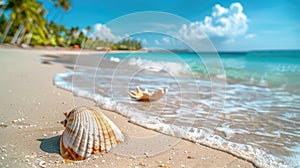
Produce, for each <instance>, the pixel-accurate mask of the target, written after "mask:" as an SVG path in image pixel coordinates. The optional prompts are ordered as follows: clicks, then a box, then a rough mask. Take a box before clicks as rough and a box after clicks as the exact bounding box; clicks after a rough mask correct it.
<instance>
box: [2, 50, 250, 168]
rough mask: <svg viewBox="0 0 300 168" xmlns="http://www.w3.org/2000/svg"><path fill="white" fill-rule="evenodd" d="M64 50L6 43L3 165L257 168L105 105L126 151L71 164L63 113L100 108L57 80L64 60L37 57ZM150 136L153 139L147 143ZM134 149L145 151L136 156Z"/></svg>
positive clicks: (4, 56)
mask: <svg viewBox="0 0 300 168" xmlns="http://www.w3.org/2000/svg"><path fill="white" fill-rule="evenodd" d="M68 52H69V53H70V52H71V53H73V54H74V53H75V54H77V53H76V52H78V51H75V52H72V51H68ZM61 53H63V52H62V51H57V50H36V49H35V50H34V49H29V50H24V49H18V48H0V67H1V72H0V73H1V74H0V81H1V87H0V93H1V94H0V95H1V101H0V109H1V110H0V137H1V138H0V167H40V166H39V164H40V163H43V162H45V166H46V167H68V166H70V165H72V167H163V166H165V167H167V166H170V167H254V166H253V165H252V164H251V163H249V162H247V161H245V160H243V159H239V158H237V157H235V156H232V155H230V154H228V153H225V152H222V151H218V150H215V149H212V148H208V147H206V146H203V145H198V144H195V143H192V142H189V141H186V140H180V139H176V138H172V137H169V136H166V135H162V134H160V133H157V132H154V131H151V130H148V129H145V128H142V127H140V126H137V125H134V124H132V123H130V122H128V119H127V118H125V117H123V116H121V115H118V114H116V113H115V112H110V111H105V110H101V111H102V112H103V113H104V114H105V115H107V116H108V117H109V118H110V119H111V120H112V121H113V122H114V123H115V124H116V125H117V126H118V127H119V128H120V129H121V131H122V132H124V134H125V136H126V137H129V138H127V140H126V141H127V142H125V147H124V148H122V150H126V151H122V152H123V153H122V154H118V153H120V148H119V151H118V147H117V148H116V149H115V150H113V151H112V152H109V153H106V154H103V155H102V154H95V155H93V156H92V157H91V158H90V159H87V160H85V161H81V162H70V163H65V162H64V159H63V158H62V157H61V156H60V154H59V138H60V135H61V133H62V131H63V130H64V128H63V126H62V125H61V124H60V123H59V122H60V121H62V120H63V119H64V116H63V112H67V111H70V110H71V109H72V108H73V107H74V106H77V105H79V104H80V105H87V106H91V107H93V108H97V107H96V106H95V103H94V102H93V101H90V100H86V99H83V98H78V97H74V96H73V95H72V93H70V92H68V91H65V90H62V89H59V88H57V87H56V86H54V85H53V81H52V80H53V77H54V76H55V74H57V73H61V72H65V71H66V69H65V68H64V67H63V66H62V65H56V64H54V65H51V64H47V63H45V64H41V63H40V62H38V61H37V59H40V58H41V56H42V55H57V54H61ZM78 54H79V53H78ZM130 137H131V138H130ZM133 139H139V141H138V142H139V143H136V144H133V145H132V141H133ZM149 139H151V140H153V141H151V142H149V144H147V142H148V141H147V140H149ZM143 143H145V144H143ZM168 143H169V144H168ZM126 144H127V146H126ZM129 144H131V145H129ZM143 145H144V146H145V147H143ZM147 145H148V146H147ZM151 148H152V149H153V150H154V149H157V148H161V149H158V151H160V152H158V153H155V154H154V155H149V154H148V152H147V150H149V149H151ZM152 149H151V150H152ZM132 151H136V152H139V153H141V155H143V156H141V157H138V156H135V155H134V154H131V153H130V152H132ZM126 153H127V154H126ZM137 155H138V154H137Z"/></svg>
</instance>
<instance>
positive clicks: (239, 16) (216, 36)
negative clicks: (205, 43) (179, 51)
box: [178, 3, 248, 42]
mask: <svg viewBox="0 0 300 168" xmlns="http://www.w3.org/2000/svg"><path fill="white" fill-rule="evenodd" d="M247 29H248V25H247V16H246V15H245V14H244V13H243V6H242V5H241V4H240V3H232V4H231V5H230V7H229V8H224V7H222V6H221V5H219V4H217V5H215V6H214V7H213V11H212V14H211V16H206V17H205V19H204V21H196V22H192V23H190V24H189V25H186V24H184V25H182V27H181V29H180V30H179V32H178V33H179V37H181V38H183V39H185V40H201V39H204V38H206V35H207V36H208V37H209V38H210V39H211V40H213V41H214V40H218V41H222V42H232V41H234V38H235V37H237V36H239V35H244V34H245V33H246V31H247ZM204 33H205V34H206V35H205V34H204Z"/></svg>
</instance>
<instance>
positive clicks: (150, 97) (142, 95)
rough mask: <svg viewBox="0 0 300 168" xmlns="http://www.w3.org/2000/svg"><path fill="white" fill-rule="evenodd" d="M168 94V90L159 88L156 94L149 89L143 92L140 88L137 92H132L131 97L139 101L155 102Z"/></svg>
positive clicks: (137, 88)
mask: <svg viewBox="0 0 300 168" xmlns="http://www.w3.org/2000/svg"><path fill="white" fill-rule="evenodd" d="M167 92H168V88H159V89H156V91H154V92H149V91H148V90H147V89H146V90H145V91H142V90H141V89H140V87H138V86H137V87H136V92H133V91H132V92H130V93H129V95H130V96H131V97H132V98H133V99H135V100H137V101H155V100H159V99H161V98H162V97H163V96H164V95H165V94H166V93H167Z"/></svg>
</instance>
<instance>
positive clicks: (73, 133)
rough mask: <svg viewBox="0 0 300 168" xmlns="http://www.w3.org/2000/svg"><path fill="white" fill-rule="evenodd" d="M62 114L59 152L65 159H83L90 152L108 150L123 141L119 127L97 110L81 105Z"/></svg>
mask: <svg viewBox="0 0 300 168" xmlns="http://www.w3.org/2000/svg"><path fill="white" fill-rule="evenodd" d="M64 115H65V116H66V119H65V120H64V121H63V122H62V123H63V124H64V126H65V131H64V132H63V134H62V136H61V138H60V153H61V155H62V157H63V158H65V159H68V160H84V159H86V158H88V157H89V156H90V155H91V154H94V153H98V152H101V153H104V152H108V151H109V150H110V149H111V148H113V147H115V146H116V145H117V144H119V143H121V142H123V141H124V137H123V135H122V133H121V131H120V129H119V128H118V127H117V126H116V125H115V124H114V123H113V122H112V121H111V120H109V119H108V118H107V117H106V116H105V115H104V114H102V113H101V112H99V111H96V110H94V109H92V108H89V107H84V106H83V107H77V108H74V109H73V110H72V111H70V112H68V113H64Z"/></svg>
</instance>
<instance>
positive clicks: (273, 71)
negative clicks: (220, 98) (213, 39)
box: [105, 50, 300, 90]
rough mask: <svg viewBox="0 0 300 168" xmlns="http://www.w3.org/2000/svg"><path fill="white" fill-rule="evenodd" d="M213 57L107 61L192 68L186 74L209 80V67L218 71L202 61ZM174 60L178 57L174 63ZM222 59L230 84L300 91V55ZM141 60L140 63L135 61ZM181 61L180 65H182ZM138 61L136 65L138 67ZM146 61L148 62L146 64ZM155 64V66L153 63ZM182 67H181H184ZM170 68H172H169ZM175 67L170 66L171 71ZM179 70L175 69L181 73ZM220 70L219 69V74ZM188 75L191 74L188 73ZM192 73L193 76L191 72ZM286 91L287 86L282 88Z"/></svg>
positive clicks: (122, 56)
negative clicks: (171, 63)
mask: <svg viewBox="0 0 300 168" xmlns="http://www.w3.org/2000/svg"><path fill="white" fill-rule="evenodd" d="M211 55H214V58H213V59H215V56H216V55H217V54H216V53H215V54H207V53H206V54H205V53H199V54H196V53H185V52H182V53H169V52H166V53H132V54H128V53H116V54H107V55H106V56H105V57H107V58H109V59H110V58H111V57H114V58H119V59H120V60H124V59H125V60H127V61H129V62H130V61H131V62H133V64H135V65H139V66H143V65H144V64H145V65H146V64H150V65H153V66H160V64H159V63H166V62H167V63H170V62H174V63H178V66H180V67H181V68H182V69H179V70H181V73H185V72H184V69H185V67H186V66H188V68H190V69H189V70H187V69H185V71H189V72H190V70H191V71H192V73H193V74H194V75H199V76H201V77H203V76H204V77H206V76H208V72H207V69H206V66H210V67H214V64H213V63H209V64H205V63H203V61H202V59H203V58H206V59H209V57H210V56H211ZM174 56H175V57H176V58H175V59H174ZM218 57H219V58H220V60H221V61H222V63H223V67H222V68H224V72H225V74H226V81H227V82H241V83H247V84H253V85H261V86H265V85H268V86H274V87H281V86H282V85H285V86H284V87H286V88H291V89H296V90H298V89H299V86H300V76H299V72H300V51H297V50H292V51H252V52H227V53H219V54H218ZM134 58H138V59H139V60H134ZM179 59H181V60H180V61H178V60H179ZM134 61H135V63H134ZM143 61H144V62H143ZM151 61H152V62H151ZM180 63H181V64H180ZM166 68H168V67H166ZM169 68H170V69H171V68H174V67H172V65H170V67H169ZM178 68H179V67H177V68H175V69H176V70H178ZM219 68H220V67H216V68H215V69H216V72H213V73H214V74H216V75H217V74H218V72H217V70H219ZM187 73H188V72H187ZM190 73H191V72H190ZM282 87H283V86H282Z"/></svg>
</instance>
